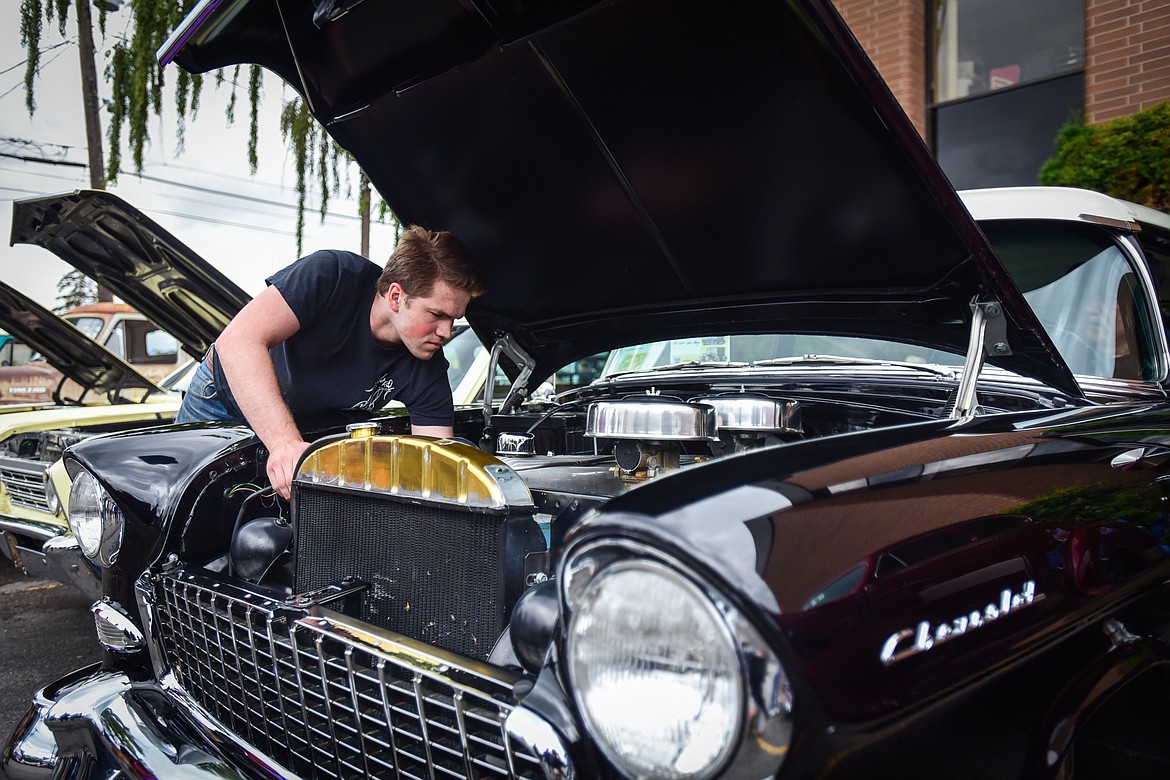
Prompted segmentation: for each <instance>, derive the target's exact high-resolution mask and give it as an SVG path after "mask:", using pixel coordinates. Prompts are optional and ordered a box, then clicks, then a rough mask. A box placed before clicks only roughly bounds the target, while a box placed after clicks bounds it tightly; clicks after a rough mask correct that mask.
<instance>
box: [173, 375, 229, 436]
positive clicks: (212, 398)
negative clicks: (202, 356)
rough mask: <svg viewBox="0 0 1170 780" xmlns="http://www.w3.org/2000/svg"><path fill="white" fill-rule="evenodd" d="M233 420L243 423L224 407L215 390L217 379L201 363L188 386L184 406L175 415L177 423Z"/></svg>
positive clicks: (184, 395) (184, 396)
mask: <svg viewBox="0 0 1170 780" xmlns="http://www.w3.org/2000/svg"><path fill="white" fill-rule="evenodd" d="M220 420H231V421H233V422H242V420H241V419H240V418H239V417H236V416H235V415H233V414H231V413H230V412H229V411H228V410H227V408H226V407H225V406H224V405H223V401H221V400H220V398H219V395H218V394H217V393H216V390H215V377H213V376H212V375H211V369H210V368H208V367H207V364H206V363H203V362H200V363H199V367H198V368H196V369H195V373H194V374H192V375H191V382H190V383H189V384H188V385H187V392H186V393H184V394H183V404H182V406H180V407H179V413H178V414H177V415H175V422H177V423H189V422H218V421H220Z"/></svg>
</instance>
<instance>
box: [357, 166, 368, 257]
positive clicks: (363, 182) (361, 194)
mask: <svg viewBox="0 0 1170 780" xmlns="http://www.w3.org/2000/svg"><path fill="white" fill-rule="evenodd" d="M358 181H359V182H360V183H359V184H358V211H359V212H361V216H362V257H369V256H370V177H369V176H367V175H366V172H365V171H361V175H360V177H359V179H358Z"/></svg>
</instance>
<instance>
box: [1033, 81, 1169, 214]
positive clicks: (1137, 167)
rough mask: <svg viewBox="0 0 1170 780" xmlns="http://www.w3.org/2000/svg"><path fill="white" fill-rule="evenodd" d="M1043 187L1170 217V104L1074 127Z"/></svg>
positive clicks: (1062, 136) (1059, 142) (1066, 132)
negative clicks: (1080, 191)
mask: <svg viewBox="0 0 1170 780" xmlns="http://www.w3.org/2000/svg"><path fill="white" fill-rule="evenodd" d="M1040 183H1041V184H1051V185H1058V186H1064V187H1084V188H1085V189H1090V190H1096V191H1097V192H1103V193H1105V194H1107V195H1113V196H1114V197H1118V198H1123V199H1125V200H1129V201H1133V202H1134V203H1142V204H1145V205H1147V206H1151V207H1153V208H1156V209H1160V210H1162V211H1170V100H1168V101H1165V102H1163V103H1159V104H1157V105H1155V106H1153V107H1151V108H1147V109H1145V110H1144V111H1139V112H1138V113H1136V114H1133V115H1131V116H1125V117H1119V118H1117V119H1111V120H1110V121H1108V122H1102V123H1101V124H1097V125H1085V124H1081V123H1070V124H1068V125H1065V126H1064V127H1063V128H1061V131H1060V133H1059V135H1057V137H1056V154H1055V155H1053V157H1052V158H1051V159H1049V160H1048V162H1046V163H1044V167H1043V168H1041V169H1040Z"/></svg>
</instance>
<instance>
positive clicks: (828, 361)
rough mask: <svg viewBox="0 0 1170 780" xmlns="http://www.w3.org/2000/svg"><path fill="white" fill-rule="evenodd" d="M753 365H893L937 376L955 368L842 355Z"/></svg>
mask: <svg viewBox="0 0 1170 780" xmlns="http://www.w3.org/2000/svg"><path fill="white" fill-rule="evenodd" d="M752 365H753V366H808V365H812V366H816V365H826V366H891V367H893V368H908V369H910V370H912V371H922V372H925V373H927V374H933V375H935V376H942V377H953V376H955V369H953V368H952V369H941V368H935V367H934V366H932V365H927V364H925V363H909V362H905V361H901V360H881V359H879V358H860V357H854V358H851V357H843V356H841V355H798V356H793V357H783V358H768V359H767V360H756V361H754V362H753V363H752Z"/></svg>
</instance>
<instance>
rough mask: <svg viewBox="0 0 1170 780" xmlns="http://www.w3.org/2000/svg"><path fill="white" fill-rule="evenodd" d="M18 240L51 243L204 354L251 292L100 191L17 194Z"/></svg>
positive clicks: (185, 345)
mask: <svg viewBox="0 0 1170 780" xmlns="http://www.w3.org/2000/svg"><path fill="white" fill-rule="evenodd" d="M11 243H13V244H35V245H37V246H41V247H44V248H45V249H48V250H49V251H50V252H52V253H53V254H55V255H57V256H58V257H60V258H61V259H62V260H64V261H65V262H67V263H69V264H70V265H72V266H73V267H74V268H76V269H78V270H79V271H81V272H82V273H84V274H85V275H86V276H88V277H90V278H92V279H95V280H96V281H97V282H98V283H99V284H101V285H104V286H105V287H107V288H108V289H110V290H112V291H113V292H114V293H116V294H117V295H118V297H119V298H121V299H122V300H124V301H126V302H127V303H129V304H130V305H132V306H133V307H134V308H136V309H138V310H139V311H140V312H142V313H143V314H144V315H145V316H146V317H147V318H148V319H150V320H151V321H152V322H154V324H156V325H158V326H159V327H160V328H162V329H163V330H165V331H167V332H168V333H170V334H171V335H172V336H174V337H175V338H176V339H178V340H179V343H180V344H182V345H183V349H184V350H186V351H187V354H189V355H202V354H203V353H205V352H206V351H207V348H208V347H209V346H211V343H212V342H213V341H215V339H216V338H217V337H218V336H219V333H220V331H222V330H223V329H224V326H226V325H227V324H228V322H229V321H230V320H231V318H232V317H234V316H235V315H236V312H238V311H239V310H240V309H242V308H243V307H244V304H246V303H247V302H248V300H249V296H248V294H247V293H245V292H244V291H243V290H241V289H240V288H239V287H238V286H237V285H236V284H235V283H234V282H233V281H231V280H230V279H228V278H227V277H226V276H224V275H223V274H222V273H220V272H219V271H218V270H216V269H215V268H213V267H212V266H211V265H209V264H208V263H207V262H206V261H205V260H203V259H202V258H201V257H199V255H197V254H195V252H193V251H191V249H189V248H188V247H187V246H186V245H184V244H183V243H182V242H181V241H179V240H178V239H177V238H175V237H174V236H172V235H171V234H170V233H168V232H167V231H166V230H164V229H163V228H161V227H160V226H159V225H158V224H157V223H155V222H154V221H153V220H151V219H150V218H149V217H147V216H146V215H145V214H143V213H142V212H140V211H139V210H138V209H136V208H134V207H133V206H131V205H130V204H129V203H127V202H126V201H124V200H122V199H121V198H119V197H118V196H116V195H111V194H110V193H108V192H104V191H101V190H78V191H76V192H68V193H62V194H60V195H49V196H47V197H41V198H29V199H27V200H18V201H16V202H15V203H13V206H12V239H11Z"/></svg>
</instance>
